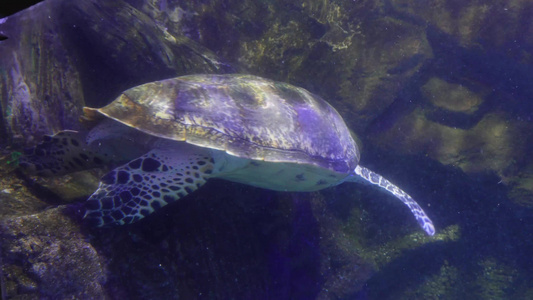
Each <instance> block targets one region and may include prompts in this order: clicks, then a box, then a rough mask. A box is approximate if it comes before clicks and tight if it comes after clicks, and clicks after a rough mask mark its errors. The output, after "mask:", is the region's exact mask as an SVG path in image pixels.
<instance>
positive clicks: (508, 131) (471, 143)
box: [374, 109, 526, 177]
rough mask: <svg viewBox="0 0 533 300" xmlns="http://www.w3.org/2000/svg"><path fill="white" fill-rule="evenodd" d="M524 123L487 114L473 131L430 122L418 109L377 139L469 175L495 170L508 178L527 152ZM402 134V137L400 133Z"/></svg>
mask: <svg viewBox="0 0 533 300" xmlns="http://www.w3.org/2000/svg"><path fill="white" fill-rule="evenodd" d="M524 126H526V125H525V124H523V123H521V122H519V121H518V122H512V121H509V118H508V116H507V115H505V114H487V115H486V116H484V117H483V118H482V119H481V120H480V121H479V122H478V123H477V124H476V125H475V126H473V127H472V128H470V129H462V128H457V127H449V126H446V125H442V124H439V123H437V122H434V121H431V120H428V119H427V118H426V116H425V112H424V110H421V109H415V110H414V111H413V112H412V113H411V114H409V115H406V116H404V117H402V118H401V119H399V120H398V121H397V122H396V123H395V125H394V126H393V127H392V128H391V129H390V130H388V131H386V132H382V133H380V134H378V135H376V136H375V137H374V141H375V142H376V143H377V144H379V145H380V146H382V147H387V148H389V149H396V150H399V151H401V152H403V153H411V154H414V153H427V154H428V155H429V156H430V157H431V158H433V159H435V160H438V161H440V162H441V163H443V164H445V165H453V166H455V167H458V168H460V169H461V170H463V171H464V172H466V173H470V174H473V173H479V172H489V171H493V172H495V173H496V174H498V175H499V176H500V177H507V176H508V174H509V170H513V169H515V168H516V165H515V164H516V159H518V158H519V157H521V156H522V155H523V154H524V151H525V140H524V139H523V138H522V135H523V131H522V130H520V128H523V127H524ZM398 132H401V134H398Z"/></svg>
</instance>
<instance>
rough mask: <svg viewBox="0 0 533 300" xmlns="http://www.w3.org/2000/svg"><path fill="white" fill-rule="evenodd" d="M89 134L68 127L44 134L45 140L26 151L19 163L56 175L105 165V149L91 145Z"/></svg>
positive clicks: (42, 173)
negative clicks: (55, 132) (92, 147)
mask: <svg viewBox="0 0 533 300" xmlns="http://www.w3.org/2000/svg"><path fill="white" fill-rule="evenodd" d="M86 135H87V134H86V132H78V131H72V130H65V131H61V132H59V133H57V134H55V135H53V136H45V137H44V139H43V142H42V143H40V144H38V145H37V146H35V147H33V148H29V149H26V150H25V151H24V154H23V155H22V156H21V157H20V158H19V166H20V168H22V170H23V171H25V172H27V173H29V174H35V175H39V176H54V175H62V174H66V173H70V172H75V171H81V170H86V169H91V168H95V167H99V166H102V165H104V164H105V163H106V162H107V158H106V155H105V153H99V152H98V151H95V150H94V149H91V147H89V146H88V145H87V143H86V142H85V140H86Z"/></svg>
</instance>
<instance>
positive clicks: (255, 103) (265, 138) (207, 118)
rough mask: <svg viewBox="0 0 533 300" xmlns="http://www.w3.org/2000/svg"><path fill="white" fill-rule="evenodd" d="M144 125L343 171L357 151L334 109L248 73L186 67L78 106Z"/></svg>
mask: <svg viewBox="0 0 533 300" xmlns="http://www.w3.org/2000/svg"><path fill="white" fill-rule="evenodd" d="M85 113H86V116H88V117H91V116H93V117H94V116H95V115H96V114H98V113H100V114H102V115H104V116H107V117H109V118H112V119H114V120H117V121H119V122H121V123H123V124H126V125H128V126H131V127H133V128H136V129H138V130H141V131H143V132H145V133H148V134H151V135H154V136H158V137H162V138H167V139H172V140H176V141H187V142H188V143H191V144H194V145H198V146H202V147H207V148H212V149H219V150H224V151H226V152H227V153H228V154H231V155H235V156H239V157H244V158H250V159H255V160H265V161H269V162H289V163H302V164H312V165H315V166H318V167H322V168H327V169H330V170H333V171H337V172H342V173H349V172H351V171H353V169H354V168H355V166H356V165H357V164H358V161H359V151H358V149H357V145H356V144H355V142H354V140H353V139H352V137H351V135H350V132H349V130H348V128H347V127H346V124H345V123H344V121H343V120H342V118H341V116H340V115H339V114H338V113H337V111H336V110H335V109H334V108H333V107H331V106H330V105H329V104H328V103H327V102H325V101H324V100H323V99H322V98H320V97H318V96H316V95H313V94H311V93H310V92H308V91H307V90H305V89H302V88H298V87H295V86H292V85H289V84H286V83H281V82H275V81H271V80H267V79H263V78H260V77H256V76H251V75H190V76H182V77H177V78H172V79H167V80H162V81H156V82H151V83H147V84H143V85H140V86H137V87H134V88H131V89H128V90H126V91H125V92H124V93H123V94H121V95H120V96H119V97H118V98H117V99H116V100H115V101H113V102H112V103H111V104H109V105H107V106H105V107H103V108H99V109H93V108H85Z"/></svg>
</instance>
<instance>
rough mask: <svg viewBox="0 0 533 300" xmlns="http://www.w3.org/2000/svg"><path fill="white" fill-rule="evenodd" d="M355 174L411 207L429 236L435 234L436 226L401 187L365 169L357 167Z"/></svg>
mask: <svg viewBox="0 0 533 300" xmlns="http://www.w3.org/2000/svg"><path fill="white" fill-rule="evenodd" d="M354 173H355V174H357V175H359V176H360V177H361V178H363V179H365V181H366V182H367V183H370V184H375V185H377V186H379V187H381V188H383V189H385V190H387V191H388V192H389V193H391V194H393V195H394V196H395V197H396V198H398V199H400V201H402V202H403V203H404V204H405V205H407V207H409V209H410V210H411V212H412V213H413V215H414V216H415V218H416V220H417V222H418V224H419V225H420V227H422V229H424V231H425V232H426V233H427V234H428V235H434V234H435V226H433V222H432V221H431V219H430V218H429V217H428V216H427V215H426V213H425V212H424V210H423V209H422V207H420V205H418V203H416V201H415V200H414V199H413V198H411V196H409V195H408V194H407V193H406V192H404V191H402V190H401V189H400V188H399V187H397V186H395V185H394V184H392V183H391V182H390V181H388V180H387V179H385V178H383V177H382V176H381V175H379V174H377V173H374V172H372V171H370V170H369V169H367V168H365V167H362V166H357V167H356V168H355V170H354Z"/></svg>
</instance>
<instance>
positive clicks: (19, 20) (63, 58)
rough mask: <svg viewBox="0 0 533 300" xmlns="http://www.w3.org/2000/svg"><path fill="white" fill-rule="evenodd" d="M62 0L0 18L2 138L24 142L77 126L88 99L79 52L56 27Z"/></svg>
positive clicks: (0, 137) (0, 139)
mask: <svg viewBox="0 0 533 300" xmlns="http://www.w3.org/2000/svg"><path fill="white" fill-rule="evenodd" d="M57 3H58V1H52V2H51V3H47V4H46V5H44V4H40V5H37V6H34V7H32V8H30V9H28V10H27V11H25V12H24V13H21V14H18V15H16V16H10V17H7V18H4V19H2V20H1V21H0V32H1V33H2V35H3V36H5V37H6V38H7V39H5V40H2V41H0V107H1V112H2V115H1V116H0V121H1V122H2V124H3V126H2V127H3V128H4V130H3V132H2V131H0V134H1V135H0V141H1V142H2V143H6V142H7V141H11V140H14V142H18V143H21V144H24V145H29V144H33V143H36V142H37V141H39V140H40V139H41V138H42V136H43V135H44V134H50V133H52V132H55V131H58V130H61V129H63V128H66V127H68V128H71V129H77V128H79V123H78V118H79V115H80V113H81V107H82V106H83V105H84V104H85V102H84V97H83V92H82V87H81V83H80V78H79V76H80V74H79V70H78V68H77V67H76V64H75V61H76V58H75V57H74V56H73V54H72V53H71V52H69V51H68V45H67V44H66V42H65V40H64V39H63V37H62V36H61V34H60V33H58V29H59V28H58V20H59V16H58V14H57Z"/></svg>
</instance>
